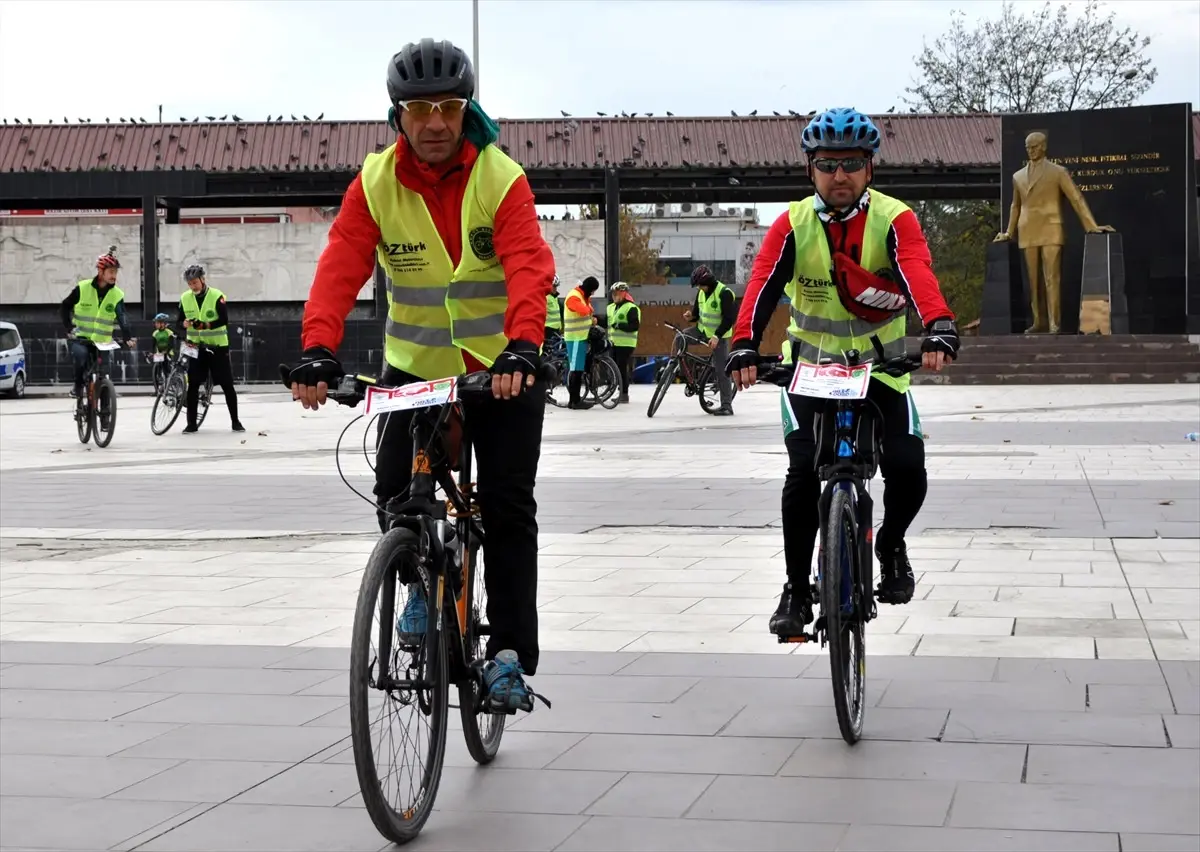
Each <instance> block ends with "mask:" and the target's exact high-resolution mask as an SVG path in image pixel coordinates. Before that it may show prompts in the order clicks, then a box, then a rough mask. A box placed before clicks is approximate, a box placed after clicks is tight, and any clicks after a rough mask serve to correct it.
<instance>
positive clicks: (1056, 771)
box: [997, 745, 1200, 787]
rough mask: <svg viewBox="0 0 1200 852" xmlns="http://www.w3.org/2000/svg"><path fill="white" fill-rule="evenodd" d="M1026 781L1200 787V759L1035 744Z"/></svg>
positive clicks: (1158, 751) (1176, 752) (1170, 752)
mask: <svg viewBox="0 0 1200 852" xmlns="http://www.w3.org/2000/svg"><path fill="white" fill-rule="evenodd" d="M997 780H1000V779H997ZM1005 780H1007V779H1005ZM1026 781H1027V783H1029V784H1113V785H1116V786H1120V785H1123V784H1128V785H1130V786H1133V787H1200V759H1198V758H1197V755H1196V753H1195V752H1193V751H1191V750H1190V749H1173V748H1098V747H1089V746H1041V745H1035V746H1030V747H1029V764H1028V771H1027V774H1026Z"/></svg>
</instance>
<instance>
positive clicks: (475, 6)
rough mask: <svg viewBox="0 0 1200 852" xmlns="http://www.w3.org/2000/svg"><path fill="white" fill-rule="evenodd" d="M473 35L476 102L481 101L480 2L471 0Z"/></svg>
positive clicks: (472, 54) (472, 58) (472, 56)
mask: <svg viewBox="0 0 1200 852" xmlns="http://www.w3.org/2000/svg"><path fill="white" fill-rule="evenodd" d="M471 35H472V40H473V42H474V47H473V49H472V51H471V61H472V62H473V63H474V64H475V100H476V102H478V101H479V0H471Z"/></svg>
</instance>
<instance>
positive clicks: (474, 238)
mask: <svg viewBox="0 0 1200 852" xmlns="http://www.w3.org/2000/svg"><path fill="white" fill-rule="evenodd" d="M467 239H469V240H470V241H471V251H473V252H475V256H476V257H477V258H479V259H480V260H491V259H492V258H493V257H495V256H496V247H495V246H493V245H492V229H491V228H474V229H473V230H472V231H471V233H470V234H468V235H467Z"/></svg>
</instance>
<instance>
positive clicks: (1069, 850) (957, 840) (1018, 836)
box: [837, 825, 1195, 852]
mask: <svg viewBox="0 0 1200 852" xmlns="http://www.w3.org/2000/svg"><path fill="white" fill-rule="evenodd" d="M837 848H838V852H879V850H881V849H887V850H888V852H963V850H964V849H970V850H971V852H1117V850H1118V849H1119V848H1120V847H1119V846H1118V841H1117V835H1116V834H1099V833H1096V832H1080V831H1012V830H999V829H986V828H913V827H909V826H902V825H852V826H850V830H849V831H847V832H846V836H845V837H843V838H842V842H841V843H840V844H838V847H837ZM1125 850H1126V852H1128V850H1129V847H1128V846H1126V847H1125ZM1191 852H1195V850H1194V849H1192V850H1191Z"/></svg>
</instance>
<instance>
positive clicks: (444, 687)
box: [350, 529, 450, 844]
mask: <svg viewBox="0 0 1200 852" xmlns="http://www.w3.org/2000/svg"><path fill="white" fill-rule="evenodd" d="M418 548H419V544H418V538H417V535H416V534H415V533H414V532H412V531H411V530H408V529H392V530H389V531H388V532H386V533H384V535H383V537H382V538H380V539H379V541H378V542H377V543H376V545H375V549H374V550H373V551H372V552H371V556H370V558H369V559H368V560H367V566H366V568H365V569H364V570H363V578H362V583H361V585H360V586H359V592H358V603H357V606H356V608H355V612H354V627H353V633H352V638H351V642H350V738H351V743H352V746H351V748H352V750H353V754H354V769H355V773H356V774H357V776H358V787H359V792H360V794H361V795H362V799H363V804H364V805H365V806H366V809H367V814H368V815H369V816H370V817H371V822H372V823H374V825H375V828H376V829H378V831H379V833H380V834H382V835H383V836H384V837H385V838H387V839H388V840H390V841H392V842H393V843H397V844H403V843H408V842H409V841H411V840H413V839H414V838H416V837H417V835H418V834H420V833H421V829H422V828H423V827H424V826H425V822H426V821H427V820H428V819H429V816H430V814H432V813H433V804H434V800H435V799H436V798H437V791H438V786H439V784H440V783H441V779H442V765H443V763H444V761H445V757H446V732H447V728H448V722H449V719H448V708H449V698H450V694H449V686H450V679H449V671H448V668H447V656H448V655H447V653H446V643H445V635H446V634H445V632H444V631H442V630H439V629H437V628H436V627H434V626H435V625H437V624H438V622H439V619H438V618H437V616H436V613H435V612H434V611H433V610H434V608H435V607H436V603H435V601H434V595H433V594H431V588H430V587H431V586H432V583H431V582H430V577H429V574H428V573H427V572H425V571H424V570H423V569H421V568H420V567H419V562H418V558H417V554H418ZM404 569H407V570H408V571H410V572H413V574H414V575H415V576H416V577H417V582H419V583H421V585H422V586H423V587H424V589H425V592H426V596H425V600H426V602H427V603H428V605H429V610H430V611H429V613H428V615H427V619H426V623H427V624H428V625H429V626H430V627H431V628H433V629H431V630H429V631H428V632H427V633H426V634H425V641H424V643H423V645H422V646H421V648H419V649H418V652H417V653H418V654H423V655H424V661H425V665H424V667H423V671H424V672H425V673H426V676H427V677H428V679H429V681H430V684H429V690H428V691H429V695H428V698H427V701H426V706H427V707H428V711H427V712H426V711H425V707H424V706H422V701H421V696H420V695H419V694H416V695H413V694H411V693H415V692H417V691H416V690H410V691H409V692H410V695H409V696H408V700H409V702H410V703H409V705H408V706H410V707H413V708H414V709H415V710H416V711H417V712H425V715H426V716H428V718H429V721H430V726H429V743H428V757H429V764H428V765H427V766H426V767H425V768H424V770H423V772H422V773H421V779H420V788H419V790H420V791H422V792H423V795H420V794H418V795H419V798H418V801H417V802H415V803H412V804H410V805H407V806H406V807H403V808H401V809H397V808H394V807H392V805H391V803H389V802H388V801H387V797H386V795H385V792H384V789H383V788H382V787H381V784H380V780H379V773H378V771H377V770H376V767H375V754H374V749H373V748H372V744H371V729H372V723H371V706H370V704H371V693H372V692H375V691H377V690H376V688H375V687H374V686H373V685H372V684H373V682H374V680H375V678H374V676H373V675H372V668H373V666H374V663H375V661H376V659H377V658H378V657H377V656H374V657H373V656H372V648H371V640H372V638H373V635H374V633H375V630H376V624H375V601H376V598H378V597H380V593H381V592H387V591H389V587H390V590H391V592H392V593H393V596H392V598H391V599H390V600H387V599H384V600H381V601H380V603H381V610H382V613H381V617H380V622H381V628H382V629H380V636H381V639H382V638H383V637H385V636H387V635H389V634H390V636H391V641H392V642H395V641H396V638H397V635H396V628H395V622H396V612H395V599H394V592H395V585H396V584H397V583H399V582H401V581H402V579H403V574H402V572H403V571H404ZM384 625H385V626H386V627H383V626H384ZM397 644H398V643H397ZM387 650H388V649H387V647H386V646H385V648H384V649H383V652H386V651H387ZM381 653H382V652H381ZM384 655H385V656H386V657H389V658H390V657H392V656H393V655H392V654H388V653H385V654H384ZM409 671H410V672H411V668H410V669H409ZM420 676H421V675H420V672H418V678H420ZM396 692H400V690H396ZM383 700H384V702H385V703H386V704H389V705H390V704H391V703H392V701H393V695H392V692H391V691H388V692H387V693H385V694H384V698H383ZM389 709H390V707H389ZM404 739H405V740H406V741H411V740H412V737H409V736H405V737H404ZM392 742H393V743H394V739H393V740H392ZM391 777H392V773H390V772H389V773H387V775H385V779H387V780H389V781H390V779H391ZM413 780H414V781H415V780H416V779H413ZM402 786H403V785H402V784H400V783H397V784H396V787H397V790H399V789H401V788H402Z"/></svg>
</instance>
